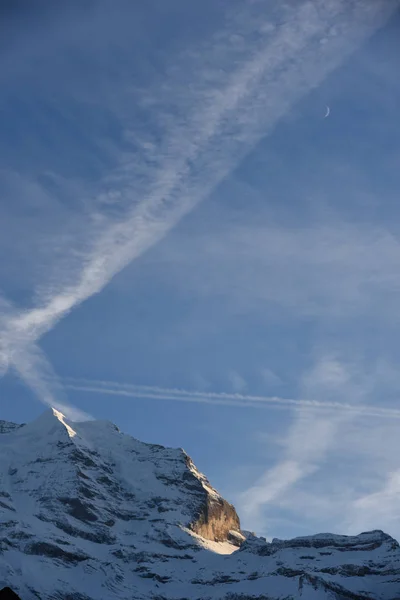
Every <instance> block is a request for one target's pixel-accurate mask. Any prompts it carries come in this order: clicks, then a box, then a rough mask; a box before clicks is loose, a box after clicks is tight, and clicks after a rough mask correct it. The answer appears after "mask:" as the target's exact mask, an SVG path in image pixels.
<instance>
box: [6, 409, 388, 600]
mask: <svg viewBox="0 0 400 600" xmlns="http://www.w3.org/2000/svg"><path fill="white" fill-rule="evenodd" d="M1 431H2V435H0V588H3V587H5V586H9V587H10V588H11V589H13V590H14V591H15V592H16V593H17V594H18V595H19V596H20V598H22V600H38V599H40V600H103V599H105V598H107V600H132V599H133V598H135V600H151V599H153V600H183V599H190V600H205V599H206V598H207V599H208V600H250V599H251V600H283V599H285V600H293V599H297V598H302V600H346V599H347V600H367V599H369V600H395V599H397V600H399V599H400V549H399V545H398V543H397V542H396V541H395V540H393V539H392V538H391V537H390V536H388V535H386V534H384V533H383V532H381V531H373V532H370V533H365V534H361V535H359V536H356V537H346V536H335V535H329V534H324V535H317V536H310V537H304V538H297V539H294V540H289V541H282V540H273V542H272V543H268V542H266V541H265V539H262V538H257V537H255V536H254V535H252V534H250V533H244V532H241V531H240V523H239V518H238V516H237V514H236V511H235V509H234V507H233V506H232V505H230V504H229V503H228V502H227V501H226V500H224V499H223V498H222V497H221V496H220V495H219V494H218V492H217V491H216V490H215V489H214V488H213V487H212V486H211V484H210V482H209V481H208V480H207V479H206V477H205V476H204V475H203V474H202V473H200V472H199V471H198V470H197V469H196V467H195V466H194V464H193V463H192V461H191V459H190V458H189V457H188V456H187V454H186V453H185V452H184V451H183V450H173V449H170V448H164V447H162V446H157V445H150V444H143V443H142V442H139V441H138V440H135V439H133V438H131V437H130V436H126V435H124V434H122V433H120V432H119V430H118V429H117V428H116V427H115V426H114V425H112V424H111V423H108V422H87V423H76V424H75V423H69V422H68V421H66V419H65V418H64V417H63V416H62V415H60V414H59V413H57V411H49V412H47V413H45V414H44V415H43V416H42V417H40V418H39V419H37V420H36V421H35V422H33V423H30V424H27V425H25V426H24V427H19V426H17V425H15V424H10V423H5V422H2V423H1ZM5 593H6V592H3V596H1V593H0V600H2V598H3V597H4V598H5V597H6V596H4V594H5ZM7 593H8V594H10V591H8V592H7ZM11 598H13V597H12V596H11ZM14 600H15V597H14Z"/></svg>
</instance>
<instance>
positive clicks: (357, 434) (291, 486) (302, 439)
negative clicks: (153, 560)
mask: <svg viewBox="0 0 400 600" xmlns="http://www.w3.org/2000/svg"><path fill="white" fill-rule="evenodd" d="M379 379H380V368H378V369H377V370H376V371H375V372H373V369H372V370H371V372H369V373H368V372H367V371H365V370H363V368H362V366H361V365H360V364H357V362H356V361H353V362H352V363H350V362H345V361H343V360H338V359H337V358H334V357H332V356H326V357H323V358H320V359H319V360H317V361H316V363H315V364H314V366H313V367H312V368H311V369H310V370H309V371H307V372H306V373H305V374H304V377H303V389H304V392H305V393H306V392H307V391H308V393H310V394H315V395H316V396H317V397H318V398H319V399H320V402H321V404H323V402H324V401H323V399H324V398H325V399H326V402H327V404H328V405H329V404H330V403H331V402H332V401H334V398H340V399H341V401H343V398H347V399H349V400H350V399H351V400H352V402H354V404H355V406H357V405H358V404H359V403H360V402H362V401H363V400H365V399H366V398H369V397H370V396H371V393H372V395H374V396H375V398H374V400H375V404H377V405H378V406H380V408H382V407H381V404H380V402H379V398H376V394H375V392H376V390H375V388H376V385H374V384H378V387H379ZM397 385H398V380H397V382H396V386H397ZM365 416H366V414H365V413H364V414H363V413H362V412H361V413H358V414H356V413H353V414H352V413H351V412H349V411H347V410H335V411H332V412H331V413H330V414H329V416H327V415H325V414H324V413H323V412H322V411H320V410H318V409H317V410H315V409H314V410H312V411H306V410H304V408H302V407H301V406H299V407H298V409H297V410H296V411H294V412H293V420H292V423H291V424H290V426H289V428H288V430H287V433H286V435H285V436H283V438H279V439H277V440H276V441H275V444H276V445H277V449H278V458H277V460H276V461H275V462H272V464H271V462H270V461H269V460H267V461H266V462H267V463H269V466H268V468H267V469H266V470H265V472H264V473H263V474H261V476H260V477H259V478H258V479H257V480H256V481H255V483H254V484H253V485H251V486H250V487H249V488H248V489H247V490H246V492H245V493H243V494H241V495H240V496H239V497H238V505H239V506H240V508H241V509H242V511H243V514H244V517H245V519H246V520H247V521H248V522H251V523H256V524H257V527H258V528H259V529H260V530H262V531H264V530H267V531H270V532H271V530H272V531H273V528H274V526H275V520H276V519H278V521H279V518H280V517H279V515H281V514H285V515H286V518H287V524H289V527H290V524H291V523H292V524H293V523H295V522H297V521H298V520H299V519H301V520H302V523H303V524H304V528H305V530H307V527H308V526H309V525H308V524H309V522H313V523H314V526H315V523H316V522H317V521H320V523H321V526H324V527H325V528H326V527H327V525H328V527H330V528H332V529H334V530H335V531H338V532H339V531H343V530H344V531H346V532H348V533H349V534H356V533H359V532H360V531H365V530H371V529H374V528H376V529H378V528H380V529H386V530H389V531H390V533H391V534H392V535H396V536H398V535H399V532H400V529H399V527H398V525H397V521H396V519H398V515H399V510H398V502H397V496H396V494H397V491H398V483H399V471H398V464H397V456H398V451H399V441H398V436H397V426H396V424H395V422H394V421H392V420H391V419H387V420H386V419H385V420H381V419H379V420H378V421H375V420H374V419H372V420H371V419H365V418H364V417H365ZM383 439H384V440H385V447H382V445H381V444H380V441H379V440H383ZM278 521H277V522H278Z"/></svg>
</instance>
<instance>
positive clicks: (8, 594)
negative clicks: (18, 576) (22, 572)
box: [0, 587, 21, 600]
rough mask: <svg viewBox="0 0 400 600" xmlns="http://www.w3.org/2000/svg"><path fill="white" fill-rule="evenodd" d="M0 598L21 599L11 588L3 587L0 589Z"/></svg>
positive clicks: (6, 599) (4, 599)
mask: <svg viewBox="0 0 400 600" xmlns="http://www.w3.org/2000/svg"><path fill="white" fill-rule="evenodd" d="M0 600H21V598H20V597H19V596H18V595H17V594H16V593H15V592H13V591H12V589H11V588H9V587H5V588H3V589H2V590H0Z"/></svg>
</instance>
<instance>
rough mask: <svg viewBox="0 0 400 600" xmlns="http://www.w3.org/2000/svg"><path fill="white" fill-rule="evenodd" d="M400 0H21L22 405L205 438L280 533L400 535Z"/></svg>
mask: <svg viewBox="0 0 400 600" xmlns="http://www.w3.org/2000/svg"><path fill="white" fill-rule="evenodd" d="M399 9H400V4H399V2H398V1H397V0H385V1H384V0H381V1H379V0H374V1H372V0H352V2H349V1H348V0H346V2H345V1H344V0H328V1H327V0H324V2H322V1H319V0H310V1H305V0H301V1H300V2H299V1H297V0H296V2H294V1H292V2H286V3H281V2H278V1H277V2H267V1H264V0H258V1H256V0H248V1H244V0H241V1H240V2H239V1H236V0H234V1H232V0H230V1H229V2H228V1H222V0H221V1H220V2H215V1H214V0H203V1H202V2H201V3H200V2H198V3H188V2H185V1H183V0H171V1H170V2H168V3H165V2H164V1H161V0H150V1H149V2H146V3H140V6H139V5H138V4H137V3H131V2H128V1H125V0H120V1H119V3H118V8H117V7H116V6H115V5H114V4H113V3H109V2H106V1H101V0H99V1H95V2H94V1H87V2H85V3H82V2H70V3H68V6H64V7H63V8H60V7H58V8H57V11H55V10H54V9H52V8H51V6H50V4H49V3H46V2H43V3H38V4H37V5H35V8H34V9H33V8H32V5H31V4H30V3H29V2H23V1H21V2H18V3H8V4H7V3H6V4H5V5H4V8H2V9H1V10H2V25H1V28H2V31H1V36H0V37H1V53H0V115H1V136H0V189H1V191H2V194H1V199H0V252H1V256H2V261H1V264H0V289H1V296H0V332H1V336H0V375H1V379H0V398H1V418H4V419H9V420H15V421H19V422H21V421H28V420H31V419H33V418H35V417H36V416H38V415H39V414H40V413H41V412H42V411H43V410H44V405H53V406H56V407H59V408H60V407H61V408H62V410H64V412H66V413H68V414H69V415H70V416H72V417H73V418H79V417H82V413H86V414H88V415H91V416H92V417H94V418H107V419H109V420H111V421H113V422H115V423H117V424H118V425H119V426H120V427H121V428H122V429H123V430H124V431H126V432H127V433H130V434H132V435H134V436H136V437H138V438H139V439H142V440H144V441H152V442H157V443H164V444H167V445H172V446H183V447H184V448H185V449H186V450H187V452H188V453H189V454H190V455H191V456H192V457H193V459H194V461H195V462H196V464H197V465H198V467H199V468H200V469H202V470H203V471H204V472H205V473H206V474H207V475H208V476H209V478H210V480H211V481H212V483H213V484H214V485H215V486H216V487H217V488H218V489H219V490H220V491H221V492H222V493H223V494H224V495H225V496H226V497H227V498H228V499H230V500H231V501H233V502H234V503H235V505H236V506H237V508H238V510H239V512H240V514H241V517H242V524H243V526H244V527H246V528H248V529H253V530H255V531H257V532H258V533H259V534H261V535H267V537H269V538H270V537H274V536H276V537H291V536H295V535H303V534H308V533H313V532H316V531H333V532H342V533H359V532H360V531H363V530H368V529H376V528H380V529H385V530H386V531H387V532H388V533H391V534H392V535H394V536H397V537H400V526H399V524H398V523H399V508H398V504H399V503H398V497H399V493H400V462H399V459H398V456H399V450H400V442H399V441H398V437H399V436H398V427H399V424H400V420H399V419H400V407H399V406H398V397H399V392H400V376H399V373H398V364H399V358H400V350H399V345H398V339H399V333H400V308H399V307H400V302H399V300H400V298H399V295H400V294H399V292H400V284H399V268H400V238H399V222H400V212H399V208H398V190H399V188H400V169H399V165H400V142H399V140H400V122H399V119H398V107H399V103H400V82H399V80H398V77H397V71H398V55H399V29H400V13H399ZM327 105H328V106H329V107H330V110H331V112H330V115H329V117H328V118H324V115H325V112H326V106H327Z"/></svg>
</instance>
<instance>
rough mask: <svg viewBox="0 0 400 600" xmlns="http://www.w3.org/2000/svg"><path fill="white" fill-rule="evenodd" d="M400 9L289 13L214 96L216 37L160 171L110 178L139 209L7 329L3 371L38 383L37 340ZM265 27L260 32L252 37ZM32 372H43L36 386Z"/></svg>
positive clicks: (317, 8) (135, 160) (161, 151)
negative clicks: (212, 77) (10, 370)
mask: <svg viewBox="0 0 400 600" xmlns="http://www.w3.org/2000/svg"><path fill="white" fill-rule="evenodd" d="M398 6H399V2H398V0H388V1H386V2H376V1H375V2H372V1H371V2H369V1H366V0H352V1H351V2H349V0H332V1H327V0H314V2H303V3H301V4H300V5H297V6H296V7H293V8H292V7H291V8H290V12H289V16H287V17H286V20H285V21H284V23H283V24H282V25H280V26H278V27H275V28H272V31H270V33H269V34H268V35H265V39H262V40H261V41H260V42H258V43H257V44H255V45H253V43H250V42H249V44H248V45H247V46H246V49H245V51H244V53H243V56H242V57H241V58H240V59H237V52H235V56H236V59H235V61H233V63H232V64H233V69H232V64H230V63H229V60H228V67H229V68H230V72H228V73H227V74H224V73H221V76H220V78H221V79H222V84H218V85H216V84H214V87H213V86H210V84H209V71H210V67H209V65H210V64H211V65H212V64H213V62H215V61H214V58H215V57H217V56H218V55H219V52H220V51H221V42H218V41H216V40H217V39H218V38H215V40H213V41H212V43H211V45H210V47H209V48H208V49H207V52H206V53H205V57H206V59H207V61H205V62H207V64H206V65H203V70H201V69H200V70H199V76H198V82H197V88H196V89H195V90H194V91H190V90H189V91H188V90H187V89H186V87H185V86H184V85H182V86H180V87H179V86H178V87H177V88H176V90H175V89H173V94H174V98H173V100H175V101H176V102H177V103H178V106H179V102H180V100H179V98H180V97H181V96H184V97H185V98H186V101H185V102H186V104H187V105H188V106H189V110H188V111H186V112H184V114H183V115H179V116H178V117H177V118H175V121H174V120H173V119H172V124H171V127H170V128H169V129H168V130H167V131H166V133H165V136H164V138H163V140H162V141H161V143H160V145H159V148H156V150H155V151H154V153H153V156H152V157H151V158H152V161H151V163H152V164H153V165H155V166H149V164H148V160H147V159H148V157H145V158H142V159H140V157H138V156H137V155H134V156H133V157H132V159H131V161H130V162H129V161H128V164H126V163H125V164H124V165H123V169H122V171H121V173H122V174H121V173H118V172H117V173H116V174H115V177H114V179H113V180H112V179H111V178H110V181H113V182H114V186H115V187H114V189H115V190H116V191H118V192H120V193H121V194H122V195H124V196H125V197H129V198H132V202H135V204H134V206H133V207H132V208H131V209H130V210H128V211H127V212H126V213H125V214H124V218H123V219H121V220H120V221H118V222H113V223H108V225H107V226H106V227H105V229H104V231H103V233H102V234H101V235H100V236H99V237H98V238H97V239H94V240H93V242H92V243H91V244H89V246H90V250H89V251H87V252H85V254H84V257H83V261H82V264H81V266H80V269H79V270H78V272H76V273H75V275H74V282H73V283H70V279H71V277H69V278H68V277H67V279H68V283H66V279H65V278H63V277H64V275H63V272H64V270H63V269H62V270H60V272H61V275H60V277H61V278H62V279H60V281H59V283H58V284H57V285H56V286H52V287H51V288H50V289H48V290H47V292H46V293H45V294H42V295H41V300H40V301H39V302H38V304H37V306H35V307H34V308H32V309H30V310H26V311H22V312H20V313H19V314H18V315H15V316H13V317H12V318H11V319H10V320H9V321H8V323H7V327H6V328H5V330H4V331H3V332H2V337H3V339H4V340H5V342H4V345H3V346H2V350H1V352H2V355H1V361H2V363H1V365H0V368H2V369H3V370H4V369H5V368H6V366H7V365H8V364H10V365H12V366H15V367H16V368H17V371H18V372H19V373H20V374H21V376H22V377H23V378H24V379H25V380H26V381H27V382H29V380H31V381H33V380H36V381H39V379H40V376H41V375H40V365H39V363H38V361H37V360H36V354H37V350H36V349H35V344H36V343H37V341H38V340H39V339H40V338H41V337H42V336H43V335H44V334H45V333H46V332H48V331H49V330H50V329H52V328H53V327H54V325H55V324H56V323H57V322H58V321H59V320H60V319H61V318H63V317H64V316H65V315H67V314H68V313H69V312H70V311H71V310H72V309H73V308H74V307H76V306H77V305H79V304H80V303H81V302H83V301H85V300H86V299H87V298H89V297H90V296H92V295H93V294H96V293H98V292H100V291H101V290H102V289H103V288H104V287H105V286H106V285H107V284H108V282H109V281H110V280H111V279H112V278H113V277H114V276H115V275H116V274H117V273H119V272H120V271H121V270H122V269H123V268H124V267H126V266H127V265H128V264H129V263H130V262H131V261H133V260H134V259H136V258H137V257H139V256H140V255H142V254H143V253H144V252H145V251H146V250H148V249H149V248H150V247H151V246H153V245H154V244H156V243H157V242H158V241H159V240H161V239H162V237H163V236H164V235H165V234H166V233H167V232H168V231H170V230H171V228H173V227H174V226H175V225H176V224H177V223H178V222H179V221H180V220H181V219H182V218H183V217H184V216H185V215H186V214H188V213H189V212H190V211H191V210H193V208H194V207H195V206H196V205H197V204H198V203H199V202H200V201H202V200H203V199H204V198H205V197H207V196H208V195H209V194H210V192H211V191H212V190H213V189H214V188H215V187H216V186H217V185H218V184H219V183H220V182H221V181H222V180H223V179H224V178H225V177H226V176H227V175H228V174H229V173H230V172H231V171H232V170H233V169H234V168H235V167H236V166H237V165H238V164H239V163H240V161H241V159H242V158H243V157H244V156H245V155H246V153H248V152H249V151H250V150H251V148H253V147H254V145H255V144H256V143H257V142H258V141H259V140H260V139H261V138H262V137H264V136H266V135H267V134H269V133H270V132H271V130H272V129H273V128H274V126H275V125H276V123H277V122H278V121H279V119H281V118H282V117H283V116H284V115H285V114H286V113H287V111H288V110H289V109H290V107H292V106H293V105H294V104H295V103H296V102H298V101H299V100H300V99H301V98H302V97H303V96H304V95H305V94H306V93H307V92H309V91H310V90H311V89H313V88H315V87H316V86H318V85H319V84H320V83H321V82H322V81H323V79H324V78H325V77H327V75H328V74H329V73H331V72H332V71H333V70H334V69H336V68H337V67H338V66H339V65H340V64H341V63H342V62H343V60H344V59H345V58H346V57H347V56H349V55H350V54H351V53H352V52H353V51H354V50H355V49H356V48H357V47H358V46H359V45H360V44H361V43H362V42H363V41H364V40H365V39H366V38H368V37H369V36H370V35H371V34H372V33H373V32H374V31H375V30H376V29H377V28H379V27H380V26H383V25H384V23H385V22H386V21H387V20H388V19H389V17H390V16H391V15H392V14H393V12H394V11H395V9H396V8H397V7H398ZM261 24H262V23H260V22H258V23H257V29H256V30H255V31H254V33H258V32H259V27H260V25H261ZM266 24H267V23H266ZM246 27H247V25H246ZM246 27H245V29H246ZM239 29H240V27H239ZM224 33H225V38H224V39H225V42H226V39H228V37H229V33H238V31H233V32H232V31H231V32H230V31H226V32H224ZM239 33H240V30H239ZM250 33H252V32H250ZM248 37H249V39H251V37H252V36H251V35H250V36H248ZM225 42H224V43H225ZM222 50H225V47H223V48H222ZM229 52H230V51H229V49H228V50H227V54H228V59H229V58H231V59H233V56H234V54H233V50H232V51H231V54H229ZM216 62H217V63H218V61H216ZM166 117H168V118H170V115H166ZM167 120H168V119H167ZM143 179H144V180H145V183H144V184H142V183H141V182H142V181H143ZM90 235H91V233H90V232H89V236H90ZM67 275H70V274H67ZM4 348H5V349H6V351H7V352H8V354H6V355H4V352H5V351H4ZM30 353H32V361H31V364H30V365H29V354H30ZM20 355H21V356H23V357H24V358H23V360H20V359H19V356H20ZM28 365H29V366H28ZM34 368H38V369H39V370H38V371H37V373H36V375H35V377H34V378H33V369H34ZM24 369H25V370H26V369H27V370H28V372H29V374H30V375H29V379H28V377H27V376H24V374H23V373H24ZM43 375H46V374H45V373H44V374H43ZM35 389H38V387H37V385H36V388H35ZM42 399H43V398H42ZM230 401H233V400H232V399H231V400H230Z"/></svg>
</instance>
